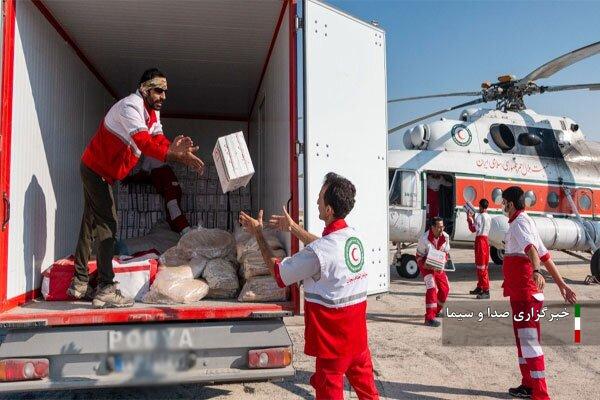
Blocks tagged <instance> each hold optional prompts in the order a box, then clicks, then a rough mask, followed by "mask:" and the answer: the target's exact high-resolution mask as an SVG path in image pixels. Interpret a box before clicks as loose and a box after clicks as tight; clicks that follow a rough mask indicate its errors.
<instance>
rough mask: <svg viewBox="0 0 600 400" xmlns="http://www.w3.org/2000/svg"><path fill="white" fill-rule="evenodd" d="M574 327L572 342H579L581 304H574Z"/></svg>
mask: <svg viewBox="0 0 600 400" xmlns="http://www.w3.org/2000/svg"><path fill="white" fill-rule="evenodd" d="M574 307H575V329H574V333H575V336H574V338H573V339H574V342H575V343H581V306H580V305H579V304H575V306H574Z"/></svg>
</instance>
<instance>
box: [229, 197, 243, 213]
mask: <svg viewBox="0 0 600 400" xmlns="http://www.w3.org/2000/svg"><path fill="white" fill-rule="evenodd" d="M229 206H230V207H231V211H240V210H241V207H242V199H241V197H240V196H239V195H237V194H231V195H229Z"/></svg>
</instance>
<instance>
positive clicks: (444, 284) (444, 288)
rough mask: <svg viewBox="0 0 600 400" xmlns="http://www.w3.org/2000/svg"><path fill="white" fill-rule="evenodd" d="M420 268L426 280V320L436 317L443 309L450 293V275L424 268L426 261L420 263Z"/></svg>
mask: <svg viewBox="0 0 600 400" xmlns="http://www.w3.org/2000/svg"><path fill="white" fill-rule="evenodd" d="M419 269H420V271H421V275H423V280H424V281H425V289H426V292H425V321H430V320H432V319H435V315H436V314H437V313H439V312H440V311H442V308H444V303H445V302H446V299H447V298H448V293H450V284H449V283H448V276H447V275H446V272H444V271H434V270H430V269H425V268H424V261H422V262H420V263H419Z"/></svg>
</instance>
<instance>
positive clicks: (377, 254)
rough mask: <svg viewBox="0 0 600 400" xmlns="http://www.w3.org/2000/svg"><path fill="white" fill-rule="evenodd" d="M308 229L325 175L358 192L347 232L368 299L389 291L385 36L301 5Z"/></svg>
mask: <svg viewBox="0 0 600 400" xmlns="http://www.w3.org/2000/svg"><path fill="white" fill-rule="evenodd" d="M303 34H304V107H305V112H304V124H305V125H304V128H305V129H304V134H305V143H304V148H305V151H304V168H305V188H306V190H305V199H306V203H305V204H308V205H310V206H307V207H306V209H305V210H304V212H305V221H306V228H307V229H308V230H309V231H311V232H321V231H322V230H323V222H322V221H320V220H319V215H318V214H319V213H318V212H317V207H316V204H315V202H316V199H317V198H318V196H319V191H320V190H321V186H322V184H323V178H324V177H325V175H326V174H327V173H328V172H335V173H338V174H340V175H342V176H345V177H346V178H348V179H349V180H350V181H352V183H354V185H355V186H356V203H355V205H354V209H353V210H352V212H351V213H350V214H349V215H348V218H347V222H348V225H350V226H352V227H354V228H356V230H357V231H358V232H359V233H360V235H361V241H362V245H363V248H364V253H363V254H364V260H362V262H361V265H363V267H361V268H364V271H366V272H368V274H369V286H368V293H369V294H376V293H382V292H386V291H387V290H388V287H389V276H390V274H389V272H390V268H389V265H390V264H389V260H388V259H389V255H388V246H389V242H388V234H389V223H388V189H389V187H388V184H389V183H388V171H387V162H386V160H387V136H388V135H387V95H386V74H385V32H384V31H383V30H382V29H380V28H378V27H376V26H373V25H371V24H369V23H366V22H363V21H360V20H358V19H356V18H354V17H352V16H350V15H348V14H346V13H344V12H342V11H339V10H337V9H335V8H333V7H331V6H328V5H326V4H323V3H321V2H319V1H316V0H305V2H304V32H303Z"/></svg>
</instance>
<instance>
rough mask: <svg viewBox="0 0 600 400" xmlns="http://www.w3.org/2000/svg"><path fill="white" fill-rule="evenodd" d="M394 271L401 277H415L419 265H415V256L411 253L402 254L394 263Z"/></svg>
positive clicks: (417, 273) (417, 274)
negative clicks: (398, 260) (397, 261)
mask: <svg viewBox="0 0 600 400" xmlns="http://www.w3.org/2000/svg"><path fill="white" fill-rule="evenodd" d="M396 271H398V275H400V276H401V277H403V278H408V279H415V278H416V277H417V276H419V266H418V265H417V259H416V258H415V256H413V255H412V254H402V255H401V256H400V262H399V263H397V264H396Z"/></svg>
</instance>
